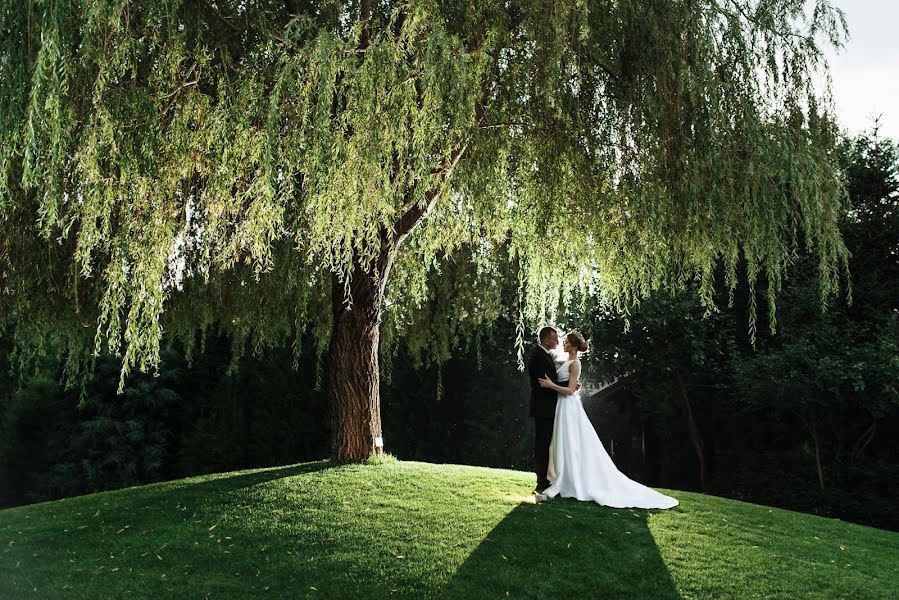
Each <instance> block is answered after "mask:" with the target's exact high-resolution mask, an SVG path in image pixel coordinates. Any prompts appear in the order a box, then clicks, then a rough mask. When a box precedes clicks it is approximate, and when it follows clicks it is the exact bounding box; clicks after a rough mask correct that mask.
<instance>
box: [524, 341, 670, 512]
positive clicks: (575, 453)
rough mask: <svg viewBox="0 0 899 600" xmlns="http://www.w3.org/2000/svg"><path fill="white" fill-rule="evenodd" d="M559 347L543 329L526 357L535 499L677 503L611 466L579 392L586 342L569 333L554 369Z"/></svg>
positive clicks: (624, 504) (615, 503) (611, 503)
mask: <svg viewBox="0 0 899 600" xmlns="http://www.w3.org/2000/svg"><path fill="white" fill-rule="evenodd" d="M558 345H559V332H558V331H556V330H555V329H554V328H553V327H544V328H543V329H541V330H540V335H539V343H538V344H536V345H535V346H534V348H533V349H532V352H531V356H530V359H529V360H528V376H529V377H530V380H531V413H530V416H532V417H533V418H534V426H535V436H534V471H535V472H536V473H537V488H536V490H535V492H536V493H537V500H538V501H543V500H545V499H547V498H554V497H555V496H562V497H563V498H577V499H578V500H592V501H594V502H596V503H598V504H602V505H603V506H611V507H615V508H672V507H674V506H677V503H678V502H677V500H675V499H674V498H671V497H669V496H665V495H663V494H660V493H659V492H657V491H655V490H653V489H651V488H648V487H646V486H645V485H642V484H640V483H637V482H636V481H633V480H631V479H628V478H627V477H626V476H625V475H624V474H623V473H622V472H621V471H619V470H618V468H617V467H615V463H613V462H612V459H611V458H610V457H609V455H608V453H606V449H605V448H604V447H603V445H602V442H601V441H600V439H599V436H598V435H597V434H596V430H594V429H593V425H592V424H591V423H590V420H589V419H588V418H587V413H586V412H584V406H583V404H581V396H580V393H579V392H578V390H579V389H580V387H581V386H580V375H581V361H580V359H578V353H579V352H586V351H587V342H586V340H584V337H583V336H582V335H581V334H580V333H578V332H576V331H572V332H570V333H568V334H567V335H566V336H565V338H564V340H563V342H562V350H563V351H564V352H565V353H566V354H567V355H568V358H567V360H565V361H564V362H563V363H562V364H561V365H560V366H558V367H557V366H556V362H555V359H554V358H553V354H552V351H553V350H554V349H555V348H556V347H557V346H558Z"/></svg>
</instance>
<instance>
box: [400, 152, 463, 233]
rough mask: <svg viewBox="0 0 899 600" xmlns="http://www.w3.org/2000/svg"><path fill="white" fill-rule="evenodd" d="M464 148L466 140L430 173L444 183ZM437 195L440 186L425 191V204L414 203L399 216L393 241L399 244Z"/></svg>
mask: <svg viewBox="0 0 899 600" xmlns="http://www.w3.org/2000/svg"><path fill="white" fill-rule="evenodd" d="M466 148H468V143H467V142H466V143H464V144H462V145H461V146H459V147H457V148H456V149H455V150H453V153H452V154H451V155H450V163H449V164H448V165H443V166H441V167H439V168H437V169H435V170H434V171H433V173H432V174H433V175H435V176H437V177H439V178H440V182H441V183H446V182H447V181H448V180H449V178H450V177H452V174H453V171H454V170H455V168H456V165H457V164H459V159H460V158H462V154H464V153H465V149H466ZM439 196H440V188H436V187H435V188H432V189H430V190H428V191H427V192H425V199H426V200H427V202H426V203H425V204H415V205H414V206H412V207H410V208H409V210H407V211H406V212H405V213H404V214H403V216H402V217H400V220H399V221H397V223H396V225H395V226H394V228H393V242H394V243H395V244H396V245H399V244H401V243H402V241H403V239H404V238H405V237H406V236H407V235H409V233H410V232H411V231H412V230H413V229H414V228H415V226H416V225H418V224H419V223H420V222H421V220H422V219H423V218H424V217H425V216H426V215H427V214H428V213H429V212H431V210H432V209H433V208H434V205H435V204H437V200H438V198H439Z"/></svg>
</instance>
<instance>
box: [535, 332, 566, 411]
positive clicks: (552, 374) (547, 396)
mask: <svg viewBox="0 0 899 600" xmlns="http://www.w3.org/2000/svg"><path fill="white" fill-rule="evenodd" d="M541 377H549V379H550V381H552V382H553V383H559V379H558V377H557V376H556V362H555V361H554V360H553V357H552V355H551V354H549V353H548V352H546V351H545V350H544V349H543V348H541V347H540V346H539V345H537V344H534V347H533V348H531V354H530V357H529V358H528V378H529V379H530V380H531V410H530V413H529V416H531V417H542V418H547V417H549V418H552V417H554V416H556V402H557V401H558V399H559V394H558V392H556V391H555V390H552V389H550V388H544V387H540V383H539V382H538V381H537V380H538V379H540V378H541Z"/></svg>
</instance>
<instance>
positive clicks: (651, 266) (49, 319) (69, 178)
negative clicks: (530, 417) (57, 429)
mask: <svg viewBox="0 0 899 600" xmlns="http://www.w3.org/2000/svg"><path fill="white" fill-rule="evenodd" d="M806 4H807V2H806V1H805V0H605V1H602V0H600V1H597V2H589V3H588V2H586V1H585V0H553V1H549V0H503V1H499V0H487V1H485V2H475V3H471V2H455V1H450V0H411V1H409V2H391V1H383V2H376V3H375V4H374V6H373V7H372V19H371V22H370V24H369V26H368V27H365V26H364V25H363V24H362V23H360V22H359V14H360V7H359V4H358V3H356V2H348V3H344V2H337V1H330V2H302V1H300V0H285V1H283V2H276V1H269V0H203V1H197V0H193V1H191V0H141V1H139V2H138V1H136V0H27V1H26V0H22V1H16V2H12V1H8V2H3V3H2V6H0V69H2V73H0V326H3V325H10V324H14V325H15V335H16V347H17V348H18V351H19V357H20V360H21V361H22V362H23V363H28V361H29V360H34V359H36V357H38V356H40V355H41V354H42V353H45V352H47V351H48V350H49V349H51V348H54V349H61V351H63V352H65V354H66V356H67V357H68V360H69V373H70V374H75V373H79V372H82V371H83V367H85V366H86V363H87V362H88V361H90V356H91V353H93V352H98V351H101V350H108V351H111V352H113V353H122V354H123V355H124V359H125V362H124V365H125V367H124V373H127V371H128V370H129V369H130V368H132V367H135V366H137V367H139V368H140V369H153V368H154V367H155V366H156V365H157V364H158V361H159V344H160V340H161V338H162V335H163V331H165V332H166V334H167V335H172V336H175V337H179V338H181V339H182V340H183V341H184V342H185V343H187V344H188V348H189V350H192V349H193V344H194V343H195V342H194V341H195V340H196V339H198V338H197V335H196V333H197V331H200V332H205V331H208V330H209V329H210V328H218V329H220V330H222V331H224V332H226V333H228V334H230V335H231V336H232V338H233V339H234V344H235V350H236V352H237V353H240V352H243V351H245V348H246V347H247V346H248V345H249V346H250V347H251V348H256V349H260V348H263V347H266V346H271V345H272V344H274V343H276V342H281V341H284V340H285V339H290V338H293V339H295V340H296V339H299V332H301V331H303V330H304V329H306V328H309V327H311V328H313V329H314V331H315V333H316V339H317V340H318V343H319V350H323V349H324V348H326V347H327V343H328V335H329V331H330V318H331V317H330V310H331V298H330V295H331V284H330V281H331V278H332V276H334V275H335V274H337V275H340V276H341V279H340V280H341V281H344V282H346V281H347V280H348V278H349V276H350V275H351V274H352V272H353V270H354V265H359V266H361V268H371V266H372V264H373V261H374V260H375V259H376V258H377V254H378V249H379V235H380V234H381V232H382V231H385V230H386V231H390V230H391V229H392V228H393V227H394V226H395V224H396V223H397V222H398V220H399V219H400V218H401V216H402V215H403V214H404V213H405V212H406V211H408V210H409V209H410V208H412V207H414V206H417V205H424V204H427V202H428V194H429V193H433V192H435V191H436V192H438V193H439V196H438V200H437V202H436V204H435V205H434V207H433V209H432V210H431V211H430V212H429V214H428V216H427V217H426V219H425V220H424V221H423V222H422V224H421V225H420V226H418V227H417V228H416V229H414V230H413V231H412V233H411V235H410V236H409V237H408V238H407V239H406V240H405V242H404V243H403V246H402V248H401V250H400V254H399V256H398V258H397V262H396V264H395V265H394V267H393V270H392V271H391V274H390V277H391V280H390V282H389V285H388V288H387V298H386V305H385V306H386V313H385V342H386V344H387V346H388V347H389V346H390V345H391V344H395V343H396V340H397V339H399V338H400V336H402V335H406V334H408V333H409V332H410V330H411V331H413V332H415V331H420V330H419V329H417V328H418V326H419V325H422V324H423V326H426V327H427V326H430V327H431V328H437V327H438V326H437V325H435V324H434V323H435V322H438V321H439V322H444V323H445V322H448V321H451V322H453V325H451V328H456V327H459V326H457V325H456V324H455V322H456V321H458V322H460V323H462V322H464V323H469V325H467V327H472V328H475V327H477V326H480V325H483V324H485V323H490V322H491V321H493V320H494V319H495V318H496V316H497V315H498V314H500V313H501V312H502V311H504V310H506V309H507V308H509V307H510V305H511V307H512V310H518V311H519V313H518V314H519V316H520V319H521V326H524V324H526V323H527V324H536V323H538V322H541V321H544V320H546V319H551V318H552V317H553V316H554V314H555V311H556V310H557V308H558V307H559V305H560V303H561V304H564V303H566V302H570V301H571V300H572V298H573V297H574V295H573V294H574V292H576V291H580V292H588V293H596V294H600V295H601V296H602V297H604V298H605V299H607V300H608V301H610V302H613V303H615V304H616V306H618V307H620V308H624V309H626V307H627V306H630V305H632V304H633V303H634V302H636V301H638V300H639V299H640V298H641V297H644V296H645V295H646V294H647V293H648V292H649V291H650V290H653V289H658V288H661V287H666V286H673V287H682V286H683V285H684V284H685V283H686V282H688V281H691V280H695V279H699V280H700V281H701V289H702V297H703V300H704V302H705V304H706V306H707V307H709V309H710V310H712V309H713V308H714V307H713V304H712V296H713V289H714V285H715V282H714V280H713V276H712V274H713V272H714V270H715V267H716V265H721V264H723V265H724V267H725V273H726V281H725V282H724V285H726V286H728V287H729V288H730V289H733V288H734V286H735V285H736V279H737V275H736V273H737V270H738V268H739V265H740V264H745V269H746V274H747V276H748V279H749V281H750V284H751V285H752V284H754V282H755V281H756V280H757V278H758V277H759V276H764V277H767V278H768V286H767V289H768V301H769V302H770V303H771V306H772V308H773V303H774V298H775V295H776V293H777V290H778V289H779V285H780V281H781V277H782V275H783V273H784V270H785V269H786V268H787V266H788V264H789V263H790V261H791V259H792V257H793V256H794V255H795V253H796V251H797V248H798V247H799V246H800V245H807V246H808V247H809V248H810V249H813V250H814V251H815V252H816V253H817V256H819V257H820V270H821V274H822V277H823V281H824V282H825V285H824V288H825V289H824V290H823V291H824V294H825V297H826V296H827V295H828V294H830V293H832V292H833V291H834V289H835V287H836V285H837V283H838V279H839V275H838V273H839V272H840V269H841V268H842V266H843V265H844V264H845V261H846V251H845V247H844V245H843V243H842V240H841V237H840V233H839V231H838V229H837V215H838V214H839V209H840V206H841V205H842V203H843V202H844V196H845V193H844V189H843V185H842V181H841V175H840V173H839V170H838V167H837V163H836V159H835V157H834V153H833V146H834V143H835V135H836V129H835V126H834V124H833V121H832V119H831V118H830V108H829V104H830V102H829V99H828V96H827V92H826V90H825V92H824V93H823V94H822V93H816V90H815V84H816V81H817V79H816V77H817V75H818V74H819V73H822V72H826V68H825V67H826V66H825V65H824V64H823V59H822V55H821V53H820V50H819V43H831V44H839V43H840V40H841V38H842V36H843V34H844V29H845V23H844V22H843V19H842V15H841V14H840V13H839V12H838V11H835V10H834V9H832V8H831V7H830V6H829V3H828V2H826V1H824V0H819V1H817V2H816V3H814V6H813V7H811V10H810V11H808V12H804V7H806ZM460 151H461V152H462V154H461V157H460V158H459V160H458V164H457V165H456V166H455V168H454V169H452V168H451V161H452V159H453V157H455V156H458V153H459V152H460ZM447 173H450V174H449V176H448V177H447V176H446V174H447ZM446 260H460V261H461V260H464V261H466V262H465V264H466V265H468V267H467V268H468V273H469V278H470V282H471V284H470V285H469V286H468V287H467V288H466V287H465V286H458V287H461V288H462V291H461V292H460V294H461V296H458V297H456V298H455V300H456V301H454V302H448V303H445V306H443V314H440V315H431V316H427V315H430V314H431V313H430V312H429V311H433V308H434V306H433V303H430V304H429V303H428V302H426V300H427V296H428V286H427V285H426V281H427V280H428V279H429V278H432V277H434V276H435V275H436V274H438V273H439V272H440V269H441V264H442V263H444V262H445V261H446ZM515 273H517V277H518V297H517V298H514V297H513V298H511V299H510V298H508V297H504V296H503V295H502V294H501V293H500V288H501V286H500V285H499V283H498V280H499V279H502V278H504V277H510V276H511V277H513V278H514V277H515ZM771 315H772V322H771V326H772V327H773V325H774V321H773V315H774V311H773V310H772V311H771ZM429 323H430V325H429ZM753 326H754V321H753ZM453 331H454V332H456V333H458V331H459V330H457V329H453ZM456 333H452V335H456ZM441 335H443V336H444V338H446V336H447V335H450V334H446V333H444V334H441ZM407 337H409V339H410V340H411V341H410V344H413V345H414V344H420V343H421V339H422V337H423V336H421V335H411V336H407ZM200 339H202V336H201V338H200ZM448 347H449V344H448V343H444V344H443V345H442V346H441V345H439V344H438V345H437V346H436V347H435V348H436V349H435V352H437V353H445V352H446V348H448ZM441 348H443V350H441ZM124 373H123V376H124Z"/></svg>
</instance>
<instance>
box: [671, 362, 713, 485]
mask: <svg viewBox="0 0 899 600" xmlns="http://www.w3.org/2000/svg"><path fill="white" fill-rule="evenodd" d="M676 374H677V383H678V385H679V386H680V392H681V397H682V399H683V401H684V414H685V415H686V417H687V427H688V428H689V430H690V442H692V444H693V450H694V451H695V452H696V458H697V460H698V461H699V489H700V490H702V493H703V494H704V493H706V486H705V452H704V451H703V449H702V436H701V435H700V433H699V427H697V426H696V419H694V418H693V407H691V406H690V399H689V398H688V397H687V386H685V385H684V380H683V378H682V377H681V374H680V372H677V373H676Z"/></svg>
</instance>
